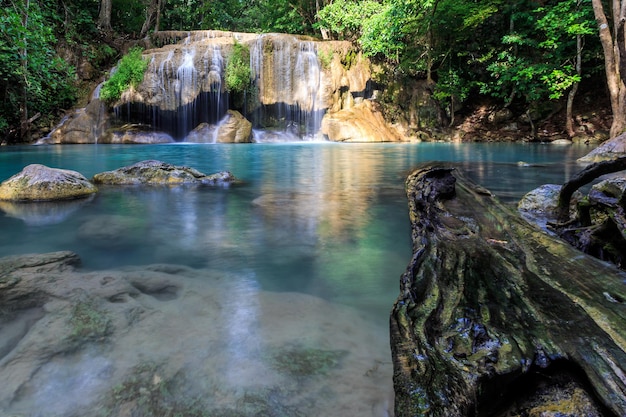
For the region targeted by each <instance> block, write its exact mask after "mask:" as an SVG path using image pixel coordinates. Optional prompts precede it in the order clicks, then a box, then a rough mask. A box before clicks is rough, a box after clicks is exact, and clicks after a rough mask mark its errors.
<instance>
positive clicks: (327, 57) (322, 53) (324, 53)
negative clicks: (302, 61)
mask: <svg viewBox="0 0 626 417" xmlns="http://www.w3.org/2000/svg"><path fill="white" fill-rule="evenodd" d="M334 56H335V52H334V51H333V50H332V49H330V48H328V49H326V50H319V49H318V51H317V58H318V59H319V61H320V63H321V64H322V68H324V69H328V68H330V64H331V63H332V62H333V57H334Z"/></svg>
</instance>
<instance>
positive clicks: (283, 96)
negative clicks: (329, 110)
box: [250, 35, 326, 139]
mask: <svg viewBox="0 0 626 417" xmlns="http://www.w3.org/2000/svg"><path fill="white" fill-rule="evenodd" d="M250 67H251V69H252V73H253V85H254V87H255V88H256V91H257V95H258V106H257V107H256V109H255V111H254V112H253V114H252V115H251V117H252V119H253V125H254V126H255V127H269V128H273V129H278V130H283V131H286V132H288V133H290V134H292V135H295V136H297V137H300V138H304V139H311V138H314V137H315V134H316V133H317V132H318V130H319V127H320V124H321V118H322V116H323V114H324V112H325V110H326V108H325V106H324V105H323V104H320V103H318V91H319V89H320V85H321V77H322V75H323V73H322V71H321V70H320V66H319V61H318V58H317V48H316V45H315V42H312V41H302V40H299V39H297V38H295V37H291V36H281V37H276V36H275V35H261V36H259V37H258V38H257V40H256V41H255V42H253V43H252V45H251V47H250Z"/></svg>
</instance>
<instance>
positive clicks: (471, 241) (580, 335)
mask: <svg viewBox="0 0 626 417" xmlns="http://www.w3.org/2000/svg"><path fill="white" fill-rule="evenodd" d="M406 187H407V196H408V200H409V213H410V220H411V225H412V240H413V257H412V259H411V261H410V264H409V266H408V268H407V270H406V272H405V273H404V275H403V276H402V278H401V283H400V290H401V291H400V296H399V297H398V299H397V301H396V303H395V305H394V308H393V310H392V313H391V320H390V326H391V346H392V356H393V362H394V389H395V393H396V398H395V400H396V403H395V415H396V417H403V416H418V415H429V416H511V415H537V416H539V415H541V416H543V415H550V416H556V415H567V416H624V415H626V301H625V300H626V274H624V273H623V272H620V271H619V270H618V269H616V268H615V267H613V266H610V265H608V264H606V263H602V262H600V261H598V260H596V259H594V258H591V257H588V256H586V255H582V254H581V252H579V251H577V250H576V249H574V248H572V247H570V246H569V245H568V244H566V243H564V242H562V241H560V240H557V239H556V238H553V237H551V236H548V235H547V234H545V233H544V232H542V231H541V230H540V229H538V228H535V227H533V226H531V225H530V224H529V223H527V222H526V221H524V220H523V219H521V218H520V217H519V215H517V214H516V213H514V212H513V211H512V210H511V209H510V208H508V207H506V206H504V205H503V204H501V203H500V202H498V200H497V199H495V198H494V197H493V196H492V195H491V194H490V193H489V191H487V190H485V189H483V188H481V187H479V186H477V185H475V184H473V183H472V182H471V181H470V180H468V179H466V178H464V177H463V175H462V173H461V172H460V171H458V170H454V169H453V168H451V167H442V166H426V167H423V168H420V169H418V170H416V171H415V172H414V173H413V174H412V175H411V176H410V177H409V178H408V179H407V183H406ZM546 413H547V414H546Z"/></svg>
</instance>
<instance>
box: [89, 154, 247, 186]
mask: <svg viewBox="0 0 626 417" xmlns="http://www.w3.org/2000/svg"><path fill="white" fill-rule="evenodd" d="M235 181H236V179H235V177H234V176H233V174H231V173H230V172H228V171H221V172H218V173H215V174H212V175H206V174H203V173H202V172H200V171H198V170H196V169H194V168H190V167H184V166H174V165H172V164H168V163H166V162H161V161H155V160H148V161H141V162H137V163H136V164H133V165H129V166H126V167H123V168H119V169H116V170H114V171H106V172H101V173H99V174H96V175H94V177H93V182H94V183H96V184H109V185H140V184H146V185H183V184H205V185H228V184H230V183H233V182H235Z"/></svg>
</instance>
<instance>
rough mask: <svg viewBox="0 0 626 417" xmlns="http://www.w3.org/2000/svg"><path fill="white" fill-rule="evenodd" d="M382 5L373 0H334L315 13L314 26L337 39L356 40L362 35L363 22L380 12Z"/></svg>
mask: <svg viewBox="0 0 626 417" xmlns="http://www.w3.org/2000/svg"><path fill="white" fill-rule="evenodd" d="M383 7H384V6H383V5H382V4H381V3H379V2H377V1H374V0H365V1H355V0H335V1H333V2H332V3H330V4H329V5H328V6H326V7H324V8H323V9H322V10H320V11H319V12H318V13H317V18H318V22H317V24H316V27H319V28H325V29H327V30H329V31H330V32H331V33H333V34H335V36H336V37H337V38H339V39H347V40H356V39H358V38H359V37H360V36H361V35H362V31H363V27H364V22H365V21H367V20H368V19H371V18H372V17H373V16H375V15H377V14H380V13H381V11H382V9H383Z"/></svg>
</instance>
